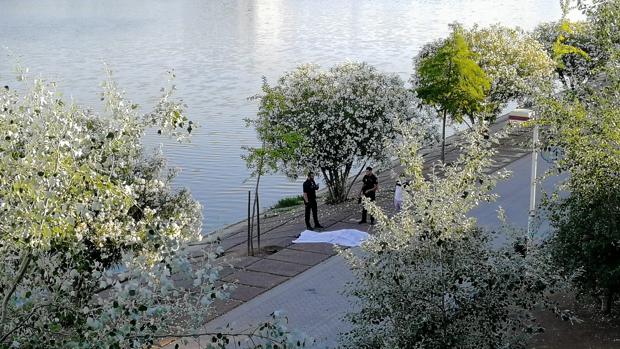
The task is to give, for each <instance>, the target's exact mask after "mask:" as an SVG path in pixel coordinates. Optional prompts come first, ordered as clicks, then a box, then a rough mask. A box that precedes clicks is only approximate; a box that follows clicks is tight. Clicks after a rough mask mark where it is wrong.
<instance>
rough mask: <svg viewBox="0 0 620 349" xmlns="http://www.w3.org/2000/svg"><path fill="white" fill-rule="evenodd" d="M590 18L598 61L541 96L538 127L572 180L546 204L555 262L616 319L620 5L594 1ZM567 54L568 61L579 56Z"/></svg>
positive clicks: (591, 50) (619, 288)
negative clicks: (555, 90) (580, 76)
mask: <svg viewBox="0 0 620 349" xmlns="http://www.w3.org/2000/svg"><path fill="white" fill-rule="evenodd" d="M584 10H585V13H586V14H587V16H588V19H587V22H585V23H582V24H580V26H581V27H582V28H585V33H586V35H587V38H588V42H589V43H590V45H589V46H588V47H586V48H584V51H585V52H586V53H587V55H588V57H590V58H591V60H592V66H591V67H588V69H586V70H585V73H584V76H586V77H587V79H581V80H578V82H579V83H576V84H573V85H571V88H570V89H566V90H563V91H560V92H559V93H557V94H555V95H551V96H542V97H541V98H540V100H539V101H538V103H537V104H538V109H539V113H538V115H540V120H539V121H538V122H539V123H540V124H541V125H542V126H543V127H542V128H541V129H542V130H543V134H542V137H541V139H542V144H541V146H542V147H553V148H557V149H561V150H562V153H563V156H562V157H561V158H560V159H559V160H558V161H557V162H556V163H555V166H554V168H553V169H552V170H554V171H558V172H560V171H561V172H568V173H569V177H568V178H567V179H566V181H565V182H564V183H563V184H562V185H561V186H560V187H559V188H558V192H557V193H555V194H554V195H553V196H551V197H549V198H548V199H547V201H546V209H547V210H548V213H549V216H550V221H551V224H552V227H553V228H554V235H553V238H552V240H551V246H552V248H553V256H554V258H555V262H556V263H557V264H558V265H562V266H564V267H565V268H566V270H567V272H571V273H575V272H579V273H580V274H579V277H578V278H576V279H575V282H576V285H577V286H578V287H579V290H580V293H581V294H587V295H594V296H596V297H598V298H599V299H600V300H601V309H602V310H603V311H604V312H607V313H609V312H610V311H611V308H612V305H613V301H614V299H615V298H616V297H617V295H618V293H619V292H620V281H619V280H620V258H619V256H620V247H619V245H618V241H620V180H619V178H620V177H619V174H620V152H619V149H620V133H618V126H617V125H618V124H619V123H620V113H619V112H618V110H619V109H618V108H619V107H620V104H619V102H618V91H620V69H619V68H618V65H617V58H614V57H620V55H619V53H620V50H619V46H618V44H620V39H619V38H620V37H618V35H617V29H618V27H619V26H620V19H618V16H617V11H618V10H620V1H604V2H603V1H600V2H599V1H595V2H594V4H593V5H592V6H589V7H585V8H584ZM567 38H568V37H567ZM570 44H572V42H570V41H569V39H567V40H566V41H562V45H570ZM580 47H583V46H580ZM569 48H570V47H569ZM565 51H566V52H568V53H566V55H565V56H563V57H564V58H563V59H566V57H570V56H575V54H574V53H571V52H570V49H567V50H565ZM577 56H578V55H577ZM571 74H572V76H577V74H574V73H571ZM573 80H574V79H573Z"/></svg>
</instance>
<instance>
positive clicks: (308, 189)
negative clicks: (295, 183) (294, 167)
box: [304, 172, 323, 230]
mask: <svg viewBox="0 0 620 349" xmlns="http://www.w3.org/2000/svg"><path fill="white" fill-rule="evenodd" d="M318 189H319V185H318V184H316V183H315V182H314V173H312V172H308V179H306V181H305V182H304V204H305V205H306V229H308V230H313V229H315V228H317V229H318V228H323V226H322V225H321V224H320V223H319V218H318V217H317V212H316V211H317V205H316V191H317V190H318ZM310 210H312V218H313V219H314V228H312V226H311V225H310Z"/></svg>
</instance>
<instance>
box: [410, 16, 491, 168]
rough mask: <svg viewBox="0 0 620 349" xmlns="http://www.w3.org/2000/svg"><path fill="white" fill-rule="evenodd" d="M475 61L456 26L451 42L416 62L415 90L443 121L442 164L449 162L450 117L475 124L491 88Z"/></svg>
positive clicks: (433, 47) (423, 52) (437, 46)
mask: <svg viewBox="0 0 620 349" xmlns="http://www.w3.org/2000/svg"><path fill="white" fill-rule="evenodd" d="M475 58H476V57H475V54H474V53H473V52H472V51H471V50H470V48H469V46H468V44H467V42H466V41H465V38H464V36H463V30H462V28H461V27H460V26H458V25H454V26H453V28H452V34H451V35H450V36H449V37H448V38H446V39H445V40H442V41H441V42H439V43H431V44H428V45H427V47H425V48H423V49H422V50H421V52H420V54H419V55H418V57H417V58H416V59H415V62H414V64H415V73H414V75H413V77H412V83H413V87H414V90H415V92H416V94H417V96H418V97H419V98H420V99H421V100H422V101H423V102H424V103H426V104H428V105H430V106H432V107H434V108H436V110H437V113H438V114H439V115H441V118H442V142H441V161H445V146H446V121H447V117H448V116H450V117H451V118H452V120H453V121H454V122H457V123H462V122H463V121H464V119H463V117H464V116H468V117H469V118H470V120H471V122H472V123H473V122H474V115H475V114H476V113H478V112H480V111H481V110H482V108H483V104H482V101H483V100H484V98H485V96H486V94H487V93H488V91H489V88H490V86H491V81H490V80H489V78H488V76H487V74H486V73H485V72H484V71H483V70H482V69H481V68H480V66H478V64H477V63H476V61H475Z"/></svg>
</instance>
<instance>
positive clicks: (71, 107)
mask: <svg viewBox="0 0 620 349" xmlns="http://www.w3.org/2000/svg"><path fill="white" fill-rule="evenodd" d="M23 84H24V86H23V90H25V92H24V93H23V94H20V93H18V92H16V91H19V90H21V89H15V90H13V89H11V90H9V89H2V91H0V133H1V134H2V137H1V139H0V173H1V176H0V198H1V201H0V231H1V232H2V233H1V234H0V255H2V256H3V263H2V265H0V294H1V296H2V306H1V309H0V311H1V317H0V346H3V347H6V346H9V347H45V348H54V347H62V348H65V347H143V346H148V345H150V344H151V343H152V342H153V338H154V337H153V336H155V335H157V334H159V333H162V332H167V331H174V330H176V329H179V328H183V329H185V328H193V326H196V324H197V323H198V322H199V321H202V319H203V316H204V314H205V313H206V312H207V311H208V309H209V307H208V305H209V304H210V303H211V302H212V301H213V299H215V298H218V297H219V298H222V295H221V293H222V292H223V291H224V290H225V289H227V288H228V286H222V287H218V286H215V285H214V284H213V282H212V281H210V280H212V278H213V275H217V271H218V270H219V267H216V266H214V265H212V264H210V263H209V262H208V261H210V260H211V259H213V258H215V254H214V251H205V257H204V259H205V262H206V263H205V264H204V265H203V266H197V265H192V264H191V263H190V261H189V259H188V253H189V252H188V243H189V242H192V241H197V240H199V239H200V238H201V222H202V217H201V207H200V204H199V203H198V202H196V201H195V200H193V199H192V197H191V196H190V194H189V193H188V192H187V191H185V190H181V191H175V190H173V189H172V188H171V185H170V182H171V180H172V178H173V177H174V176H173V172H169V171H167V170H166V166H165V161H164V159H163V158H162V157H161V156H160V155H159V154H154V155H149V154H146V153H145V152H144V150H143V148H142V145H141V138H142V136H143V135H144V133H145V132H146V130H147V127H149V126H154V127H156V128H157V129H158V130H159V133H164V134H169V135H177V136H179V137H183V136H184V135H185V134H186V133H187V132H186V128H187V127H189V125H191V123H190V122H189V120H188V119H187V118H186V117H185V116H184V113H183V106H182V104H181V103H179V102H178V101H176V100H175V99H174V98H173V92H174V87H170V88H168V89H164V90H163V95H162V97H161V98H160V100H159V102H158V103H157V105H156V106H155V108H154V109H153V111H152V112H150V113H148V114H145V115H140V114H139V109H138V108H137V106H136V105H135V104H132V103H131V102H130V101H128V100H127V99H126V98H125V97H124V96H123V94H122V92H120V91H119V89H118V88H117V87H116V85H115V83H114V81H113V80H112V78H111V73H109V76H108V79H107V80H106V81H105V82H104V93H103V97H102V100H104V102H105V112H106V113H105V115H103V116H98V115H95V114H94V113H93V112H92V110H90V109H80V108H79V107H78V106H77V105H75V104H72V103H67V102H65V100H64V99H63V96H62V95H61V94H60V93H59V92H58V91H57V90H56V86H55V84H54V83H46V82H44V81H41V80H34V81H31V80H28V79H26V80H24V82H23ZM173 274H175V275H177V276H183V277H187V278H188V279H190V280H193V281H194V282H193V284H192V283H190V285H192V286H190V287H188V286H179V285H177V284H175V282H174V281H173V280H172V275H173ZM179 294H183V296H182V297H180V296H179Z"/></svg>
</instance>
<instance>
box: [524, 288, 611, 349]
mask: <svg viewBox="0 0 620 349" xmlns="http://www.w3.org/2000/svg"><path fill="white" fill-rule="evenodd" d="M558 300H559V302H560V304H561V305H562V307H563V308H567V309H572V310H573V311H574V312H575V313H576V315H577V317H578V318H580V319H581V320H583V322H581V323H574V324H571V323H570V322H568V321H562V320H561V319H559V318H557V317H556V316H555V315H553V314H551V313H550V312H544V313H539V314H537V315H538V316H537V317H538V319H539V321H540V322H541V324H542V325H543V327H545V329H546V330H545V332H544V333H542V334H540V335H538V336H536V337H535V338H534V340H533V342H532V345H531V346H530V347H531V348H532V349H620V302H616V304H615V306H614V309H613V311H612V314H613V315H611V316H605V315H603V314H602V313H601V312H600V311H599V308H598V305H597V304H594V303H593V301H591V300H585V299H582V300H581V301H576V300H575V297H574V296H573V295H564V296H562V297H559V299H558ZM590 301H591V302H592V303H590V304H586V303H587V302H590Z"/></svg>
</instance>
